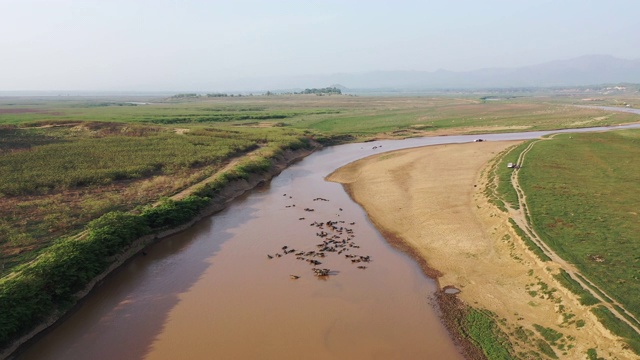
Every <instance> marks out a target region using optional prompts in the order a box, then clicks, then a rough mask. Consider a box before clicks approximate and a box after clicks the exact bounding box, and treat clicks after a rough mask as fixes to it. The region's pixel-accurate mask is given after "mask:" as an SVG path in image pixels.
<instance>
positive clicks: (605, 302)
mask: <svg viewBox="0 0 640 360" xmlns="http://www.w3.org/2000/svg"><path fill="white" fill-rule="evenodd" d="M552 139H553V137H549V138H545V139H541V140H537V141H533V142H531V143H530V144H529V145H528V146H527V147H526V149H524V150H523V151H522V153H520V155H519V156H518V165H520V166H522V165H524V163H525V158H526V156H527V154H528V153H529V152H530V151H531V149H532V148H533V146H534V145H535V144H537V143H538V142H540V141H549V140H552ZM518 173H519V171H517V170H515V171H514V172H513V173H512V174H511V184H512V185H513V187H514V189H515V190H516V193H517V194H518V203H519V206H520V208H519V209H513V208H511V207H509V206H507V209H508V210H509V215H510V216H511V218H512V219H513V220H514V221H515V222H516V223H517V224H518V226H519V227H520V228H521V229H522V230H523V231H524V232H525V233H527V235H529V237H530V238H531V240H532V241H533V242H535V243H536V245H538V247H539V248H540V249H541V250H542V252H544V253H545V255H547V256H549V257H550V258H551V260H553V261H554V262H555V263H557V264H558V265H559V266H560V267H562V268H563V269H564V270H565V271H566V272H567V273H569V275H570V276H571V278H572V279H574V280H575V281H577V282H578V283H579V284H580V286H582V288H583V289H585V290H586V291H588V292H589V293H591V295H593V296H594V297H595V298H596V299H598V300H600V301H601V303H600V304H597V306H600V305H602V306H605V307H606V308H607V309H608V310H609V311H611V313H612V314H614V315H615V316H616V317H617V318H618V319H619V320H621V321H623V322H625V323H626V324H627V325H629V326H631V327H632V328H633V329H634V330H635V331H636V332H637V333H638V336H640V328H638V326H637V325H636V324H634V323H633V322H631V321H629V320H627V319H626V318H625V317H624V316H623V315H622V314H621V313H620V311H619V310H618V309H617V308H616V306H618V307H619V308H620V309H623V310H624V311H625V313H626V315H627V316H629V317H631V318H633V319H634V320H635V321H636V323H640V322H639V321H638V319H637V318H636V317H635V316H633V315H632V314H631V313H630V312H629V311H628V310H627V309H625V307H624V306H623V305H622V304H620V303H619V302H617V301H615V300H613V298H612V297H611V296H609V295H607V293H606V291H604V290H603V289H602V288H600V287H599V286H597V285H596V284H594V283H593V282H591V281H589V279H588V278H587V277H586V276H585V275H584V274H582V273H580V272H579V271H578V269H577V268H576V267H575V266H574V265H573V264H571V263H568V262H567V261H565V260H564V259H563V258H562V257H560V256H559V255H558V254H557V253H556V252H555V251H553V250H552V249H551V248H550V247H549V246H547V244H546V243H545V242H544V241H543V240H542V238H541V237H540V235H539V234H538V233H537V232H536V231H535V229H534V228H533V222H532V218H531V214H530V213H529V209H528V206H527V196H526V194H525V193H524V191H523V190H522V187H521V186H520V182H519V179H518ZM593 289H597V291H594V290H593ZM598 292H599V293H598Z"/></svg>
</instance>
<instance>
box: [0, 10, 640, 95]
mask: <svg viewBox="0 0 640 360" xmlns="http://www.w3.org/2000/svg"><path fill="white" fill-rule="evenodd" d="M0 13H1V14H3V21H2V22H0V46H1V47H2V49H3V56H0V91H25V90H26V91H29V90H31V91H51V90H62V91H65V90H86V91H91V90H94V91H173V90H178V89H185V90H206V91H225V90H241V88H245V89H246V88H247V87H248V86H249V85H247V84H251V81H253V80H252V79H265V78H277V77H296V76H297V77H301V78H303V77H307V78H308V77H313V76H315V77H317V76H320V75H331V74H337V73H359V74H362V73H366V72H374V71H429V72H431V71H436V70H439V69H445V70H449V71H458V72H462V71H470V70H477V69H483V68H515V67H522V66H528V65H535V64H540V63H544V62H548V61H554V60H562V59H569V58H575V57H580V56H584V55H590V54H606V55H611V56H615V57H617V58H622V59H630V60H631V59H640V47H638V46H637V45H638V44H640V29H639V28H640V26H638V23H637V19H636V14H638V13H640V2H635V1H625V0H612V1H609V2H601V1H577V0H567V1H562V2H557V1H555V2H554V1H536V2H532V1H526V2H524V1H523V2H513V1H504V0H503V1H501V0H487V1H483V2H477V1H470V0H462V1H458V2H456V5H455V6H452V5H451V4H450V3H449V2H445V1H394V2H393V3H391V2H387V1H369V2H366V3H363V2H355V1H349V2H345V1H334V0H328V1H313V2H296V1H276V0H274V1H270V2H263V1H257V0H245V1H233V2H231V1H214V2H206V1H195V0H188V1H182V2H173V1H169V0H156V1H151V0H139V1H135V2H132V1H123V0H114V1H108V2H104V1H98V0H83V1H79V0H49V1H47V0H21V1H17V0H16V1H13V0H0ZM255 81H257V80H255ZM328 85H330V84H300V85H299V86H301V87H312V86H328ZM344 85H346V86H349V84H344ZM234 87H235V88H234Z"/></svg>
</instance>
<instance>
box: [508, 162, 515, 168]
mask: <svg viewBox="0 0 640 360" xmlns="http://www.w3.org/2000/svg"><path fill="white" fill-rule="evenodd" d="M514 166H515V165H513V163H508V164H507V167H508V168H509V169H513V167H514Z"/></svg>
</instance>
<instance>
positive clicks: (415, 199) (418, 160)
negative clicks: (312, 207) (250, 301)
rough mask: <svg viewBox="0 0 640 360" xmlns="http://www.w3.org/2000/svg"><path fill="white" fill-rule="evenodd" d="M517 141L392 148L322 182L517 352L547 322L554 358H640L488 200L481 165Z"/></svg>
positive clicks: (532, 342)
mask: <svg viewBox="0 0 640 360" xmlns="http://www.w3.org/2000/svg"><path fill="white" fill-rule="evenodd" d="M517 143H518V142H513V141H511V142H483V143H471V144H459V145H441V146H428V147H425V148H420V149H409V150H401V151H395V152H389V153H384V154H380V155H376V156H372V157H369V158H366V159H363V160H360V161H357V162H355V163H351V164H349V165H347V166H345V167H343V168H341V169H339V170H338V171H337V172H335V173H334V174H331V175H330V176H329V177H328V179H329V180H331V181H336V182H341V183H343V184H344V185H345V188H346V189H347V190H348V191H349V193H350V194H351V196H352V197H353V198H354V200H355V201H357V202H358V203H359V204H361V205H362V206H363V207H364V209H365V210H366V211H367V213H368V214H369V217H370V218H371V220H372V221H373V222H374V224H375V225H376V226H377V227H378V228H379V229H381V230H382V232H383V233H386V234H392V235H393V236H394V238H397V239H399V240H400V241H403V242H404V243H406V244H407V245H408V246H409V247H411V248H412V249H414V250H415V253H416V254H417V255H418V256H420V257H421V258H423V259H425V260H426V263H427V264H428V266H429V267H431V268H432V269H434V270H435V271H434V273H435V274H438V273H439V274H440V276H439V277H438V282H439V284H440V286H441V288H444V287H447V286H452V287H455V288H457V289H460V290H461V292H460V293H459V294H458V297H459V298H460V299H461V300H462V301H463V302H464V303H466V304H467V305H469V306H473V307H474V308H477V309H482V310H483V311H488V313H493V314H495V317H496V319H497V320H499V323H500V327H501V328H502V330H503V331H504V332H505V333H507V334H510V336H511V342H512V343H513V344H514V348H515V351H516V352H517V353H522V354H524V355H522V356H518V357H521V358H527V355H526V353H531V352H536V353H537V354H541V350H540V349H539V344H540V342H541V341H542V342H544V340H543V338H542V335H541V334H540V331H539V330H538V329H552V330H554V331H557V332H558V333H560V334H562V339H561V340H559V342H558V343H557V344H556V345H553V346H554V348H553V351H555V353H556V355H557V356H559V357H560V358H571V359H581V358H585V357H586V352H587V350H588V349H590V348H594V349H597V351H598V354H599V356H605V357H606V358H613V359H615V358H617V359H633V358H637V357H636V356H634V354H633V353H631V352H630V351H629V350H627V349H626V348H625V346H626V345H625V343H624V342H623V341H621V340H620V339H619V338H617V337H616V336H613V335H612V334H611V333H610V332H609V331H608V330H607V329H606V328H604V327H603V326H602V325H601V324H600V323H599V321H598V320H597V319H596V317H595V315H593V314H592V313H591V312H590V311H589V310H590V308H588V307H585V306H582V305H581V304H580V303H579V299H578V298H577V297H576V296H575V295H574V294H573V293H571V292H570V291H569V290H567V289H564V288H563V287H562V286H561V285H560V284H559V283H558V282H557V281H556V280H555V278H554V277H553V274H554V273H557V271H558V269H559V268H560V267H561V266H560V265H558V264H557V263H555V262H542V261H540V260H539V259H538V258H537V257H536V256H535V255H534V254H533V253H531V252H530V251H529V250H528V248H526V246H525V245H524V242H523V241H522V240H521V239H519V238H518V237H517V235H516V234H515V232H514V231H513V229H512V228H511V225H510V224H509V222H508V219H509V214H507V213H505V212H503V211H500V210H498V209H497V208H496V207H495V206H494V205H492V204H491V203H489V200H488V199H487V197H486V195H485V194H484V188H485V184H486V182H487V181H488V172H487V171H483V169H485V168H486V164H487V163H489V162H491V161H495V160H492V159H493V158H495V156H496V154H498V153H500V152H501V151H503V150H504V149H506V148H508V147H509V146H513V145H515V144H517ZM578 320H579V322H578ZM516 334H520V335H516ZM522 334H524V335H522ZM532 358H533V357H532ZM543 358H545V357H544V356H543Z"/></svg>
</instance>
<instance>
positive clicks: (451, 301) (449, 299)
mask: <svg viewBox="0 0 640 360" xmlns="http://www.w3.org/2000/svg"><path fill="white" fill-rule="evenodd" d="M342 186H343V188H344V189H345V191H346V192H347V194H349V197H350V198H351V200H353V202H355V203H357V204H358V205H360V207H362V208H363V209H364V205H363V204H362V203H360V202H358V201H357V200H356V198H355V197H354V196H353V189H352V185H351V184H342ZM369 221H371V223H372V224H373V225H374V226H375V227H376V229H378V231H379V232H380V234H382V236H383V237H384V238H385V239H386V240H387V242H388V243H389V245H391V246H392V247H393V248H395V249H397V250H399V251H401V252H403V253H405V254H407V255H408V256H409V257H411V258H412V259H413V260H414V261H415V262H416V263H417V264H418V265H419V266H420V269H422V272H423V273H424V275H425V276H427V277H429V278H430V279H433V280H434V281H435V283H436V285H437V286H438V291H437V292H436V293H435V305H436V307H437V310H438V311H439V312H440V320H441V322H442V324H444V326H445V327H446V328H447V330H448V331H449V334H450V335H451V337H452V338H453V340H454V342H455V344H456V345H457V346H458V348H459V349H460V352H461V353H462V354H463V356H464V357H465V358H466V359H469V360H484V359H486V356H485V355H484V353H483V352H482V350H481V349H480V348H478V347H477V346H476V345H475V344H474V343H473V342H471V341H470V340H469V338H467V337H466V336H464V334H463V333H462V332H461V331H460V323H461V321H463V320H464V317H465V315H466V305H465V304H464V302H463V301H462V300H460V299H459V298H458V296H457V295H456V294H447V293H445V289H444V288H443V287H442V286H441V284H440V281H439V278H440V277H441V276H442V275H443V274H442V272H440V271H439V270H437V269H435V268H432V267H431V266H429V264H428V263H427V260H426V259H425V258H424V257H422V256H421V255H420V253H419V252H418V251H417V250H416V249H415V248H414V247H412V246H411V245H410V244H408V243H407V242H405V241H404V240H402V238H401V237H400V236H398V235H397V234H395V233H394V232H392V231H390V230H388V229H386V228H385V227H383V226H381V225H380V224H379V223H378V222H377V221H375V220H374V219H372V218H371V217H369Z"/></svg>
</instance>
